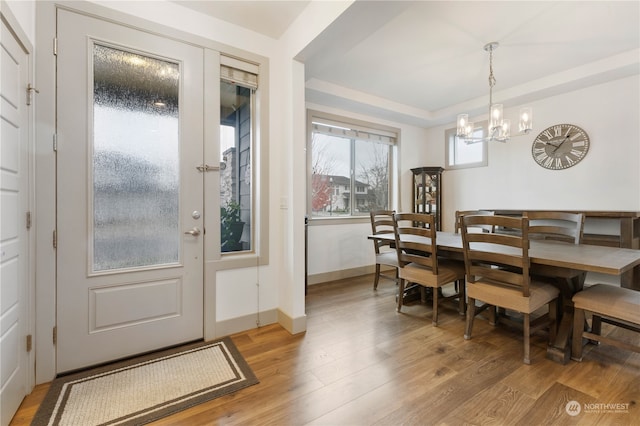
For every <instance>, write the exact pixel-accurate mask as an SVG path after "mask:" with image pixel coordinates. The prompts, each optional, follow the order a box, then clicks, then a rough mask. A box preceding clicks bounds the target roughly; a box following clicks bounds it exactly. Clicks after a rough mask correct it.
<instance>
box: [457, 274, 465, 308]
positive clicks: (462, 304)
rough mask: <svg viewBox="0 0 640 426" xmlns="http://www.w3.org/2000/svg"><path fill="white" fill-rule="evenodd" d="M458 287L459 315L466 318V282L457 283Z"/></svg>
mask: <svg viewBox="0 0 640 426" xmlns="http://www.w3.org/2000/svg"><path fill="white" fill-rule="evenodd" d="M456 285H457V286H458V313H459V314H460V315H462V316H464V313H465V310H466V309H465V282H464V280H459V281H456Z"/></svg>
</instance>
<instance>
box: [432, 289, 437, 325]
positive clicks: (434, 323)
mask: <svg viewBox="0 0 640 426" xmlns="http://www.w3.org/2000/svg"><path fill="white" fill-rule="evenodd" d="M432 293H433V319H432V320H431V322H432V323H433V326H434V327H437V326H438V289H437V288H436V287H433V289H432Z"/></svg>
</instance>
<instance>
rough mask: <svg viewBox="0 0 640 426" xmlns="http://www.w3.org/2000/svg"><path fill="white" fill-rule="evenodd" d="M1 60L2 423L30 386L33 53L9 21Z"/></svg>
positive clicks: (1, 40)
mask: <svg viewBox="0 0 640 426" xmlns="http://www.w3.org/2000/svg"><path fill="white" fill-rule="evenodd" d="M0 64H1V68H2V69H1V71H0V75H2V83H1V84H0V103H1V104H0V116H1V117H0V122H1V124H0V126H1V128H2V130H1V135H2V136H1V139H0V140H1V146H2V149H1V151H0V365H1V366H0V380H1V383H0V400H1V401H2V405H1V407H0V424H1V425H8V424H9V422H10V420H11V418H12V417H13V414H14V413H15V412H16V410H17V409H18V406H19V405H20V403H21V402H22V399H23V398H24V396H25V395H26V394H27V388H28V386H29V383H28V378H29V373H28V362H29V356H28V353H27V347H26V335H27V333H28V329H29V327H28V321H29V320H28V311H29V309H28V298H27V295H28V294H29V291H28V286H29V278H28V253H29V250H28V249H29V247H28V236H27V229H26V212H27V210H28V205H29V201H28V185H29V172H28V161H29V148H28V146H29V131H28V112H27V108H28V106H27V105H26V101H27V96H26V95H27V92H26V88H27V84H28V76H29V66H28V53H27V52H26V51H25V50H24V49H23V48H22V45H21V44H20V43H19V42H18V40H17V39H16V38H14V35H13V33H12V32H11V31H9V29H8V28H7V25H6V23H5V21H4V20H2V37H1V38H0Z"/></svg>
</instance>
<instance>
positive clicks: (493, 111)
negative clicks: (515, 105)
mask: <svg viewBox="0 0 640 426" xmlns="http://www.w3.org/2000/svg"><path fill="white" fill-rule="evenodd" d="M498 46H499V44H498V42H497V41H494V42H491V43H487V44H485V45H484V50H485V51H487V52H489V125H488V132H487V136H486V137H479V136H474V133H475V127H474V125H473V122H470V121H469V114H459V115H458V120H457V121H458V125H457V131H456V136H457V137H458V138H461V139H463V140H464V142H466V143H468V144H472V143H478V142H484V141H497V142H506V141H508V140H509V138H510V137H511V134H510V133H511V120H508V119H505V118H503V117H502V104H494V103H493V86H495V84H496V78H495V77H494V76H493V51H494V50H496V49H497V48H498ZM532 123H533V122H532V110H531V108H529V107H525V108H521V109H520V120H519V122H518V130H519V132H520V133H519V134H517V135H514V136H522V135H526V134H527V133H529V132H530V131H531V129H532V128H533V125H532Z"/></svg>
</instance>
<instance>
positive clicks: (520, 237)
mask: <svg viewBox="0 0 640 426" xmlns="http://www.w3.org/2000/svg"><path fill="white" fill-rule="evenodd" d="M478 225H484V226H488V227H491V228H492V229H498V228H507V229H513V230H515V231H516V232H515V233H514V234H497V233H495V232H490V233H474V232H469V229H470V228H473V227H475V226H478ZM461 231H462V243H463V244H462V246H463V253H464V258H465V268H466V272H467V282H469V283H470V285H473V283H474V282H475V281H477V280H478V279H480V278H482V279H483V280H490V281H495V282H496V284H501V285H508V286H513V287H517V288H518V289H520V290H521V291H522V295H523V296H526V297H528V296H529V283H530V278H529V267H530V259H529V235H528V233H529V230H528V219H527V218H526V217H522V218H514V217H507V216H495V215H494V216H474V215H471V216H464V217H463V219H462V226H461Z"/></svg>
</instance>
